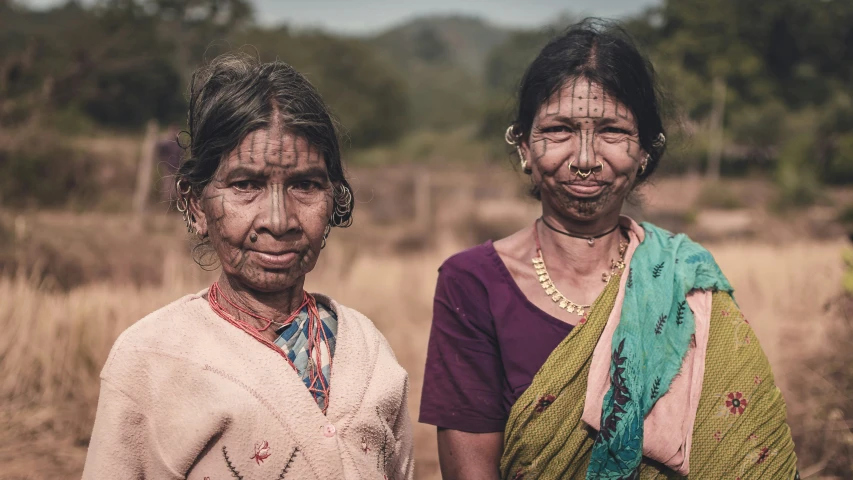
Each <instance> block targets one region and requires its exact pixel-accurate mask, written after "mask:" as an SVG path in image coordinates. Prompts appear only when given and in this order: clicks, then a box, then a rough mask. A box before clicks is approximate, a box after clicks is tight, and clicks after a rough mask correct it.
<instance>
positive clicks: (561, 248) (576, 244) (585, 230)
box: [535, 214, 624, 278]
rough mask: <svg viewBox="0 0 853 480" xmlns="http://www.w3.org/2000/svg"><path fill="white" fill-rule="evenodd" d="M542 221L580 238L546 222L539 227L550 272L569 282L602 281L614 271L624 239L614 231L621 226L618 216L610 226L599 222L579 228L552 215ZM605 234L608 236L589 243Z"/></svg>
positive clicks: (538, 223) (539, 224)
mask: <svg viewBox="0 0 853 480" xmlns="http://www.w3.org/2000/svg"><path fill="white" fill-rule="evenodd" d="M542 217H543V221H546V222H548V224H549V225H550V226H551V227H553V228H554V229H557V230H560V231H562V232H567V233H571V234H572V235H577V237H574V236H569V235H566V234H564V233H559V232H557V231H554V229H552V228H548V227H546V226H545V224H544V223H543V222H537V223H536V225H535V228H537V232H538V234H539V239H540V244H541V246H542V250H543V253H542V255H543V256H544V257H545V262H546V264H547V265H548V269H549V270H554V271H562V272H563V273H564V274H566V276H568V277H569V278H579V277H581V278H582V277H588V276H593V275H594V276H596V277H599V276H600V275H601V273H602V272H603V271H608V270H609V269H610V266H611V265H610V260H612V259H616V258H618V256H619V243H620V242H621V241H622V240H623V239H624V235H623V233H622V229H620V228H616V229H614V228H613V227H615V226H617V224H618V223H619V217H618V216H616V217H615V218H612V219H611V220H610V222H604V221H597V222H594V224H593V223H590V224H575V222H570V221H567V220H566V219H562V218H560V217H557V216H555V215H548V214H543V215H542ZM607 232H609V233H607ZM601 234H605V235H603V236H600V237H598V238H595V239H594V241H592V242H590V241H589V239H590V238H594V237H597V236H599V235H601ZM578 237H579V238H578Z"/></svg>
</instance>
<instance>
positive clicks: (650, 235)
mask: <svg viewBox="0 0 853 480" xmlns="http://www.w3.org/2000/svg"><path fill="white" fill-rule="evenodd" d="M659 98H660V96H659V94H658V92H657V89H656V82H655V76H654V70H653V68H652V66H651V65H650V64H649V63H648V61H646V60H645V59H644V58H643V57H642V56H641V54H640V53H639V52H638V51H637V49H636V47H635V46H634V45H633V43H632V42H631V41H630V39H629V38H628V37H627V36H626V35H625V34H624V33H622V32H621V31H620V30H618V29H614V28H613V27H606V26H605V27H602V26H601V25H599V24H591V23H582V24H579V25H576V26H574V27H572V28H571V29H569V30H568V31H567V32H566V33H565V34H563V35H562V36H560V37H558V38H555V39H553V40H552V41H551V42H550V43H549V44H548V45H547V46H545V47H544V48H543V50H542V51H541V52H540V54H539V56H538V57H537V58H536V59H535V60H534V61H533V63H532V64H531V65H530V66H529V67H528V69H527V72H526V74H525V76H524V78H523V80H522V83H521V86H520V89H519V99H518V100H519V101H518V103H519V107H518V111H517V116H516V119H515V122H514V123H513V124H512V125H511V126H510V127H509V129H508V130H507V133H506V140H507V141H508V142H509V143H510V144H512V145H513V146H514V147H515V148H516V149H517V153H518V156H519V161H520V164H521V168H522V169H523V170H524V172H525V173H527V174H528V175H530V178H531V181H532V185H533V190H532V191H533V194H534V195H535V196H536V198H538V199H540V200H541V203H542V215H541V217H540V218H539V219H537V220H536V221H534V222H532V223H531V225H530V226H529V227H526V228H524V229H522V230H520V231H518V232H516V233H514V234H512V235H510V236H509V237H507V238H504V239H501V240H498V241H496V242H491V241H490V242H486V243H485V244H483V245H479V246H477V247H474V248H471V249H469V250H466V251H464V252H461V253H459V254H457V255H454V256H453V257H451V258H450V259H448V260H447V261H446V262H445V263H444V264H443V265H442V267H441V268H440V270H439V272H440V273H439V279H438V284H437V287H436V295H435V309H434V317H433V326H432V331H431V335H430V343H429V350H428V358H427V365H426V373H425V378H424V389H423V396H422V403H421V416H420V419H421V422H424V423H430V424H433V425H436V426H437V427H438V446H439V456H440V462H441V470H442V474H443V476H444V478H445V479H465V480H473V479H498V478H501V479H507V480H509V479H515V480H518V479H528V480H529V479H564V478H588V479H633V478H682V477H690V478H700V479H705V478H707V479H720V478H731V479H747V478H762V479H764V478H767V479H793V478H796V477H797V469H796V460H797V459H796V455H795V453H794V447H793V442H792V440H791V433H790V429H789V428H788V425H787V423H786V410H785V403H784V400H783V399H782V396H781V393H780V392H779V389H778V388H777V387H776V385H775V382H774V379H773V375H772V373H771V370H770V366H769V364H768V362H767V359H766V357H765V355H764V353H763V352H762V350H761V347H760V346H759V344H758V341H757V340H756V338H755V335H754V333H753V332H752V330H751V328H750V327H749V323H748V321H747V320H746V319H745V318H744V316H743V315H742V314H741V312H740V310H739V309H738V307H737V304H736V303H735V301H734V299H733V296H732V295H733V292H732V287H731V286H730V285H729V283H728V281H727V280H726V278H725V276H724V275H723V273H722V272H721V271H720V269H719V267H718V266H717V264H716V263H715V261H714V258H713V257H712V256H711V254H710V253H708V251H707V250H705V249H704V248H703V247H702V246H700V245H698V244H696V243H694V242H692V241H690V239H688V238H687V237H686V236H684V235H683V234H682V235H675V234H672V233H670V232H667V231H665V230H663V229H661V228H658V227H656V226H654V225H651V224H648V223H644V224H642V225H638V224H637V223H636V222H634V221H633V220H631V219H630V218H628V217H625V216H621V215H620V212H621V210H622V206H623V203H624V202H625V199H626V197H627V196H628V195H629V194H630V192H631V191H632V190H633V189H634V188H636V186H637V185H639V184H641V183H642V182H644V181H646V180H647V179H648V178H649V177H650V176H651V175H652V173H653V172H654V171H655V169H656V168H657V166H658V165H659V163H660V161H661V158H662V157H663V154H664V151H665V149H666V134H665V132H664V127H663V123H662V121H661V115H660V109H659Z"/></svg>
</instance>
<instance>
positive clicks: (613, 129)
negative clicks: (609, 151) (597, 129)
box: [601, 127, 631, 135]
mask: <svg viewBox="0 0 853 480" xmlns="http://www.w3.org/2000/svg"><path fill="white" fill-rule="evenodd" d="M601 133H618V134H620V135H630V134H631V132H629V131H628V130H625V129H624V128H619V127H604V128H602V129H601Z"/></svg>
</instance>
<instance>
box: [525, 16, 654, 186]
mask: <svg viewBox="0 0 853 480" xmlns="http://www.w3.org/2000/svg"><path fill="white" fill-rule="evenodd" d="M573 78H584V79H587V80H590V81H592V82H594V83H598V84H599V85H601V87H602V88H603V89H604V91H605V92H607V94H608V95H612V96H613V97H615V98H616V99H617V100H618V101H619V102H621V103H622V104H624V105H625V106H627V107H628V108H629V109H631V112H633V114H634V118H635V119H636V121H637V127H638V130H639V137H640V145H641V146H642V147H643V150H645V151H646V152H647V153H648V154H649V155H650V157H651V158H650V159H649V163H648V165H647V166H646V169H645V171H644V172H643V174H642V175H640V176H638V177H637V178H638V183H639V182H642V181H644V180H645V179H647V178H648V177H649V176H650V175H651V174H652V173H653V172H654V171H655V169H656V168H657V166H658V163H659V162H660V158H661V156H663V153H664V151H665V150H666V144H665V143H663V144H660V143H659V142H656V140H657V139H658V135H660V134H665V132H664V127H663V120H662V119H661V107H660V104H661V94H660V91H659V88H658V86H657V79H656V77H655V71H654V67H652V64H651V62H649V61H648V59H646V58H645V57H644V56H643V55H642V54H641V53H640V52H639V50H638V49H637V46H636V45H635V44H634V42H633V40H632V39H631V37H630V36H629V35H628V34H627V33H626V32H625V30H624V29H622V28H621V27H619V26H618V25H616V24H614V23H612V22H606V21H603V20H600V19H586V20H584V21H582V22H580V23H577V24H575V25H572V26H571V27H569V28H568V30H566V32H565V33H563V34H562V35H560V36H558V37H556V38H554V39H552V40H551V41H550V42H548V44H547V45H545V47H544V48H542V50H541V51H540V52H539V55H538V56H537V57H536V59H535V60H533V63H531V64H530V66H528V67H527V71H525V73H524V77H523V78H522V80H521V85H520V86H519V89H518V113H517V115H516V118H515V121H514V122H513V124H514V125H515V132H516V134H517V135H520V137H521V139H522V140H525V141H526V140H527V139H528V138H529V137H530V129H531V128H532V127H533V119H534V118H535V117H536V112H537V111H538V110H539V108H540V107H541V106H542V104H544V103H545V102H546V101H547V100H548V99H549V98H551V96H552V95H554V93H555V92H557V91H558V90H559V89H560V87H562V86H563V84H564V83H566V81H568V80H570V79H573ZM534 194H535V192H534Z"/></svg>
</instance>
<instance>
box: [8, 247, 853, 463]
mask: <svg viewBox="0 0 853 480" xmlns="http://www.w3.org/2000/svg"><path fill="white" fill-rule="evenodd" d="M343 237H344V234H341V239H340V240H339V241H335V242H330V246H329V248H328V249H327V250H326V251H324V253H323V256H322V258H321V261H320V264H319V265H318V267H317V269H316V270H315V272H313V273H312V274H311V275H310V276H309V280H308V287H309V289H311V290H314V291H322V292H324V293H328V294H330V295H332V296H333V297H335V298H336V299H338V300H339V301H341V302H343V303H345V304H347V305H350V306H352V307H354V308H357V309H359V310H361V311H362V312H363V313H365V314H366V315H368V316H369V317H370V318H372V319H373V320H374V321H375V323H376V324H377V326H378V327H379V329H380V330H381V331H382V332H383V333H384V334H385V335H386V337H387V338H388V340H389V341H390V343H391V345H392V346H393V348H394V350H395V352H396V353H397V355H398V358H399V360H400V362H401V363H402V364H403V366H404V367H405V368H406V369H407V370H408V371H409V373H410V376H411V383H412V395H411V400H410V405H409V407H410V412H411V417H412V419H413V420H416V418H417V406H418V403H419V399H420V393H421V385H422V380H423V379H422V376H423V370H422V369H423V362H424V359H425V353H426V343H427V339H428V334H429V325H430V314H431V307H432V294H433V288H434V284H435V278H436V275H437V272H436V268H437V267H438V265H439V264H440V263H441V261H442V260H443V259H444V258H446V257H447V256H448V255H450V254H451V253H453V252H454V251H456V250H458V249H461V248H463V245H461V244H459V243H456V244H453V243H447V244H444V245H443V246H442V245H439V246H434V247H430V248H427V249H425V250H419V251H413V252H411V253H396V254H391V253H381V254H380V253H371V250H372V249H370V248H359V246H356V245H352V244H348V243H347V242H346V241H345V240H344V239H343ZM709 247H710V249H711V251H712V252H713V253H714V254H715V255H716V257H717V258H718V260H719V262H720V264H721V265H722V267H723V269H724V271H726V273H727V275H728V276H729V278H730V280H731V281H732V283H733V285H734V286H735V288H736V290H737V292H736V296H737V300H738V301H739V303H740V305H741V307H742V308H743V310H744V312H745V314H746V315H747V317H748V318H749V319H750V322H751V324H752V326H753V327H754V328H755V330H756V334H757V336H758V338H759V340H760V341H761V343H762V345H763V347H764V348H765V350H766V351H767V353H768V356H769V357H770V359H771V362H772V363H773V365H774V368H775V370H776V375H777V378H778V379H779V381H780V384H781V386H782V388H783V391H784V393H785V397H786V398H787V399H788V402H789V415H790V420H791V425H792V428H793V429H794V433H795V435H797V438H798V440H799V441H803V442H810V445H809V446H808V448H802V447H803V445H799V444H798V450H801V453H800V455H801V468H802V467H805V468H811V471H810V473H813V474H814V476H815V477H814V478H817V477H819V476H820V475H821V474H822V473H823V470H825V469H826V465H824V466H823V467H821V464H820V462H821V461H822V459H823V456H825V454H826V452H827V451H836V452H849V450H839V448H840V447H838V444H839V442H845V441H847V440H845V439H844V438H841V437H838V438H835V437H832V438H833V440H832V442H834V443H832V444H830V445H824V446H823V447H821V448H815V447H814V445H811V443H815V442H817V441H818V440H817V438H818V437H820V441H822V442H825V440H823V437H825V436H826V435H823V434H824V433H826V432H827V431H829V430H828V429H832V428H836V427H837V426H838V425H839V424H838V422H837V421H838V415H839V413H838V411H839V410H838V409H836V410H833V411H832V412H835V413H832V412H824V411H818V410H819V409H816V408H815V405H816V403H817V402H821V401H822V400H821V398H819V396H820V395H823V394H826V392H827V390H826V389H823V390H804V389H802V388H798V387H799V386H800V385H798V384H791V382H790V381H789V379H793V378H800V377H798V376H796V375H794V374H793V372H795V371H796V370H797V369H798V368H801V367H802V365H805V364H806V360H808V359H810V358H816V357H815V356H816V355H817V354H818V353H820V352H821V349H822V346H824V345H826V344H827V343H826V342H827V335H830V334H831V331H832V330H830V327H831V326H832V325H833V322H834V321H835V318H834V317H833V316H834V315H836V313H834V311H833V310H831V309H830V310H826V309H825V308H824V306H825V305H826V304H827V303H829V302H830V301H831V300H832V299H833V297H834V296H836V295H837V294H838V292H839V288H840V284H841V281H840V277H841V274H842V266H841V262H840V250H841V248H842V244H841V243H819V242H803V243H793V244H788V245H778V246H773V245H769V244H761V243H737V244H731V243H727V244H715V245H710V246H709ZM162 261H163V269H162V271H163V272H164V273H163V280H162V282H160V284H159V285H154V286H149V287H134V286H123V285H114V284H110V283H95V284H89V285H85V286H81V287H77V288H74V289H72V290H70V291H67V292H61V291H56V290H50V289H47V288H43V287H42V286H40V285H39V283H38V282H37V281H36V280H34V278H35V277H25V276H11V277H9V276H7V277H0V299H2V300H0V332H2V335H0V465H3V468H2V470H0V478H8V479H13V478H20V479H24V478H29V479H42V478H44V479H47V478H50V479H59V478H79V475H80V472H81V469H82V464H83V461H84V458H85V453H86V442H87V441H88V440H87V439H88V434H89V432H90V429H91V423H92V421H93V415H94V409H95V406H96V401H97V394H98V373H99V370H100V368H101V366H102V365H103V363H104V361H105V359H106V356H107V353H108V352H109V349H110V347H111V345H112V342H113V341H114V339H115V338H116V336H117V335H118V334H119V333H120V332H121V331H122V330H124V329H125V328H127V327H128V326H129V325H131V324H132V323H133V322H134V321H136V320H138V319H139V318H141V317H143V316H144V315H145V314H147V313H149V312H151V311H153V310H155V309H157V308H159V307H161V306H163V305H165V304H167V303H168V302H170V301H172V300H174V299H176V298H178V297H179V296H181V295H183V294H185V293H188V292H193V291H198V290H200V289H201V288H204V287H205V286H206V285H207V284H208V283H209V282H210V280H211V274H207V273H204V272H200V271H199V270H198V269H197V267H195V266H194V265H193V264H192V262H191V260H190V259H189V258H187V257H186V256H185V255H183V254H178V253H172V254H168V255H167V256H166V257H165V258H164V259H163V260H162ZM825 381H826V382H829V383H830V384H832V380H831V379H829V380H825ZM836 394H838V393H836ZM850 414H851V412H846V415H850ZM833 415H834V416H833ZM841 416H842V417H843V416H844V412H843V411H842V413H841ZM832 419H835V420H832ZM833 421H835V423H834V424H833V423H832V422H833ZM415 434H416V445H417V447H416V457H417V478H421V479H428V478H439V474H438V466H437V454H436V447H435V433H434V429H433V428H432V427H429V426H425V425H420V424H418V425H416V428H415ZM833 449H834V450H833ZM848 473H851V475H853V468H851V470H850V471H849V472H848ZM848 478H849V477H848Z"/></svg>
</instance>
